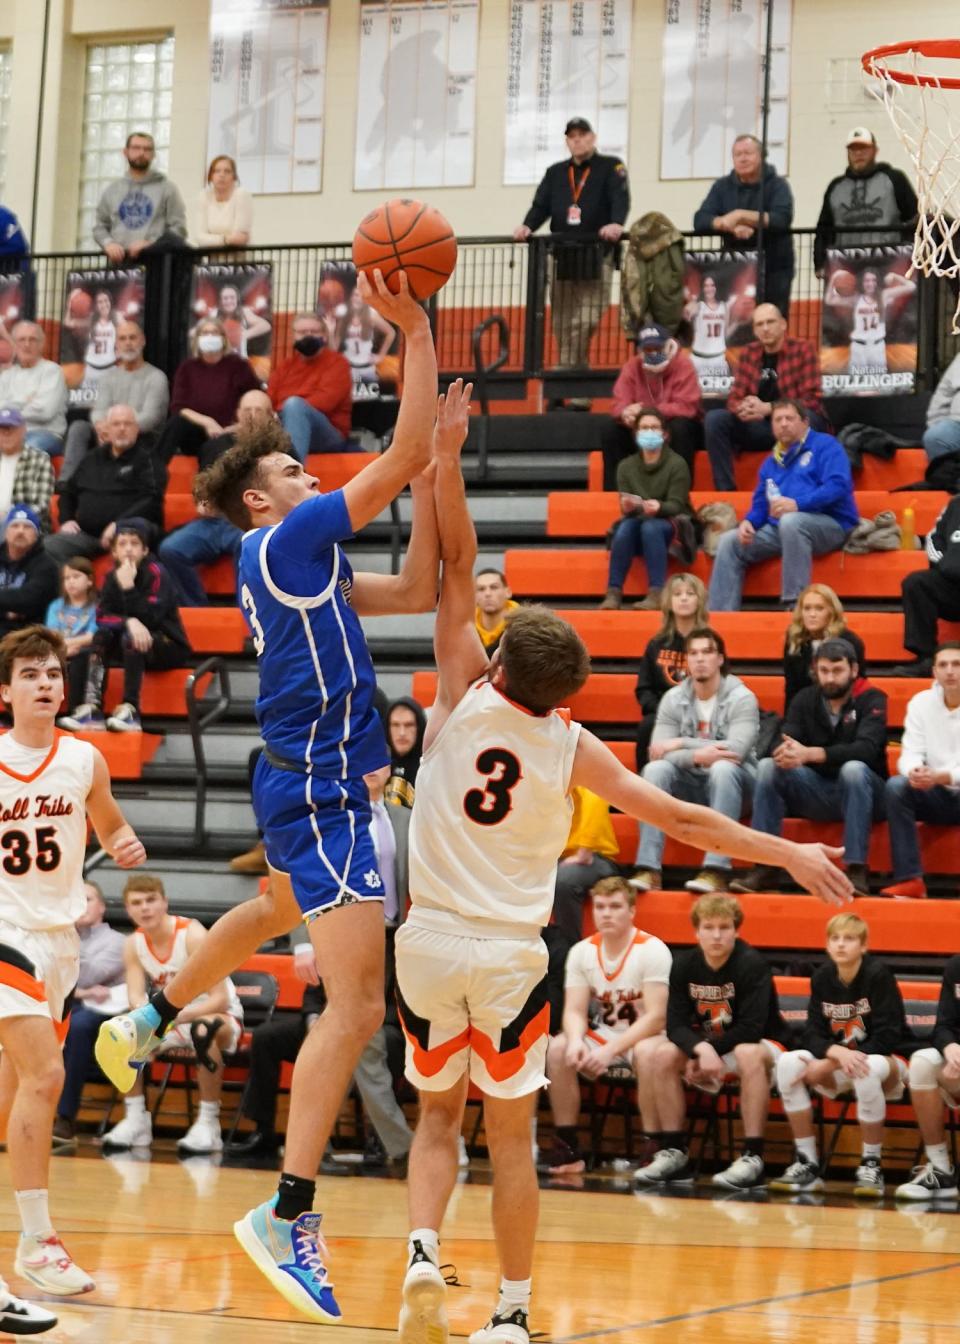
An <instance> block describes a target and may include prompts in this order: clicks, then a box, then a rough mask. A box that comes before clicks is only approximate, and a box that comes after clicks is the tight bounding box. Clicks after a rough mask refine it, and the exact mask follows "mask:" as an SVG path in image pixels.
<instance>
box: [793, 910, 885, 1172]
mask: <svg viewBox="0 0 960 1344" xmlns="http://www.w3.org/2000/svg"><path fill="white" fill-rule="evenodd" d="M868 932H869V931H868V928H867V925H866V922H865V921H864V920H862V919H861V918H860V916H859V915H851V914H843V915H834V916H833V918H832V919H831V920H830V921H829V922H828V924H827V956H828V957H829V958H830V961H829V962H828V963H827V965H825V966H821V967H820V969H819V970H817V971H815V972H814V975H813V978H812V980H811V981H810V1006H809V1010H808V1016H807V1025H806V1027H805V1028H804V1030H803V1031H802V1033H801V1040H802V1042H803V1045H802V1048H801V1049H800V1050H788V1051H787V1053H786V1054H784V1055H781V1056H780V1058H779V1060H778V1061H777V1087H778V1089H779V1092H780V1096H781V1098H782V1100H783V1109H784V1111H785V1112H786V1116H787V1119H788V1120H789V1122H790V1129H791V1130H792V1132H793V1141H794V1143H795V1144H796V1157H795V1159H794V1161H793V1163H792V1164H791V1165H790V1166H789V1167H788V1168H787V1170H786V1171H785V1172H784V1173H783V1175H782V1176H781V1177H779V1178H778V1179H777V1180H775V1181H771V1182H770V1188H771V1190H786V1191H790V1192H792V1193H794V1194H800V1193H803V1192H804V1191H808V1190H819V1189H820V1188H821V1187H822V1185H823V1181H822V1179H821V1176H820V1165H819V1160H818V1156H817V1139H816V1135H815V1132H814V1125H813V1109H812V1107H811V1104H810V1088H811V1087H813V1088H815V1089H816V1091H817V1092H819V1093H820V1095H821V1096H824V1097H829V1098H830V1099H831V1100H832V1099H834V1098H836V1097H839V1096H843V1095H845V1094H848V1093H850V1092H853V1093H854V1094H855V1096H856V1099H857V1121H858V1123H859V1125H860V1134H861V1137H862V1139H863V1155H862V1157H861V1159H860V1165H859V1167H858V1168H857V1172H856V1176H855V1177H854V1185H853V1193H854V1194H855V1195H865V1196H867V1197H869V1198H872V1199H880V1198H881V1197H882V1195H883V1168H882V1166H881V1153H882V1149H883V1125H884V1120H885V1117H886V1111H887V1102H888V1101H898V1100H899V1099H900V1097H902V1096H903V1089H904V1083H905V1082H906V1079H907V1064H906V1060H904V1059H903V1058H901V1057H900V1055H898V1054H897V1053H896V1052H897V1051H899V1050H903V1049H904V1048H908V1046H907V1043H908V1040H909V1033H908V1030H907V1022H906V1017H905V1015H904V1011H903V999H902V998H901V997H900V988H899V986H898V985H897V981H896V978H895V977H894V974H893V972H892V971H891V970H890V968H889V966H885V965H884V964H883V962H882V961H877V960H876V959H875V958H874V957H872V956H871V955H870V954H869V952H867V935H868Z"/></svg>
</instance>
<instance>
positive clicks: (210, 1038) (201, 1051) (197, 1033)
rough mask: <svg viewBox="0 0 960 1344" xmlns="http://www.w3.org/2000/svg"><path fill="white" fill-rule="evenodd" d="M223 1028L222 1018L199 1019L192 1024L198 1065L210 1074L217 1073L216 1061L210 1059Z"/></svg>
mask: <svg viewBox="0 0 960 1344" xmlns="http://www.w3.org/2000/svg"><path fill="white" fill-rule="evenodd" d="M222 1026H223V1018H222V1017H197V1018H194V1020H193V1021H192V1022H191V1023H190V1039H191V1041H192V1042H193V1049H194V1052H195V1053H196V1056H197V1063H198V1064H202V1065H203V1067H204V1068H205V1069H206V1070H207V1072H208V1073H216V1071H217V1062H216V1060H213V1059H211V1058H210V1047H211V1046H212V1045H213V1043H214V1039H215V1037H216V1034H217V1032H218V1031H219V1030H220V1028H221V1027H222Z"/></svg>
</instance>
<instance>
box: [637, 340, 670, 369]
mask: <svg viewBox="0 0 960 1344" xmlns="http://www.w3.org/2000/svg"><path fill="white" fill-rule="evenodd" d="M640 354H641V356H642V363H643V367H644V368H645V369H659V368H660V366H661V365H662V364H666V362H667V357H668V356H667V351H666V349H665V347H664V346H662V345H658V346H654V347H653V348H650V347H646V348H644V349H642V350H641V351H640Z"/></svg>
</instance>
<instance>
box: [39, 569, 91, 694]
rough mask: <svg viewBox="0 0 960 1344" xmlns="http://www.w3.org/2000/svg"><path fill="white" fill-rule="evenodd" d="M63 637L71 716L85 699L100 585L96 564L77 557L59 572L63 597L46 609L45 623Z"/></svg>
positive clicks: (56, 599)
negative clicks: (96, 576) (96, 573)
mask: <svg viewBox="0 0 960 1344" xmlns="http://www.w3.org/2000/svg"><path fill="white" fill-rule="evenodd" d="M44 623H45V625H46V626H47V628H48V629H50V630H56V631H57V633H58V634H60V635H62V636H63V638H64V640H65V642H66V646H67V711H68V713H70V714H72V713H73V711H74V710H75V709H76V707H77V705H79V704H80V702H81V700H82V699H83V691H84V686H85V683H86V676H87V660H86V658H81V657H79V656H78V655H80V654H82V653H85V652H86V651H87V650H88V649H89V648H90V646H91V644H92V643H93V637H94V635H95V634H96V632H97V584H96V580H95V578H94V574H93V565H91V563H90V561H89V560H88V559H87V557H86V556H85V555H75V556H74V557H73V559H72V560H68V561H67V563H66V564H65V565H64V566H63V569H61V571H60V596H59V597H57V598H55V599H54V600H53V601H52V602H51V603H50V606H49V607H48V608H47V618H46V621H45V622H44Z"/></svg>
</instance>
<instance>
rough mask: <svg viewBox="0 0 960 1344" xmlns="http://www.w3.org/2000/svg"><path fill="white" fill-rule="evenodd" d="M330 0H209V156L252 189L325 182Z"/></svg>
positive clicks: (283, 190)
mask: <svg viewBox="0 0 960 1344" xmlns="http://www.w3.org/2000/svg"><path fill="white" fill-rule="evenodd" d="M328 19H329V4H328V0H210V110H209V114H208V119H207V159H208V161H209V160H210V159H213V158H214V157H215V156H216V155H217V154H229V155H230V156H231V158H233V159H235V160H236V163H237V173H238V176H239V179H240V181H241V182H242V183H243V185H244V186H245V187H246V189H247V190H248V191H252V192H254V193H264V192H269V193H272V194H275V195H282V194H287V193H290V192H300V191H305V192H317V191H320V189H321V187H322V185H323V105H324V97H325V87H326V73H327V72H326V67H327V26H328Z"/></svg>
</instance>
